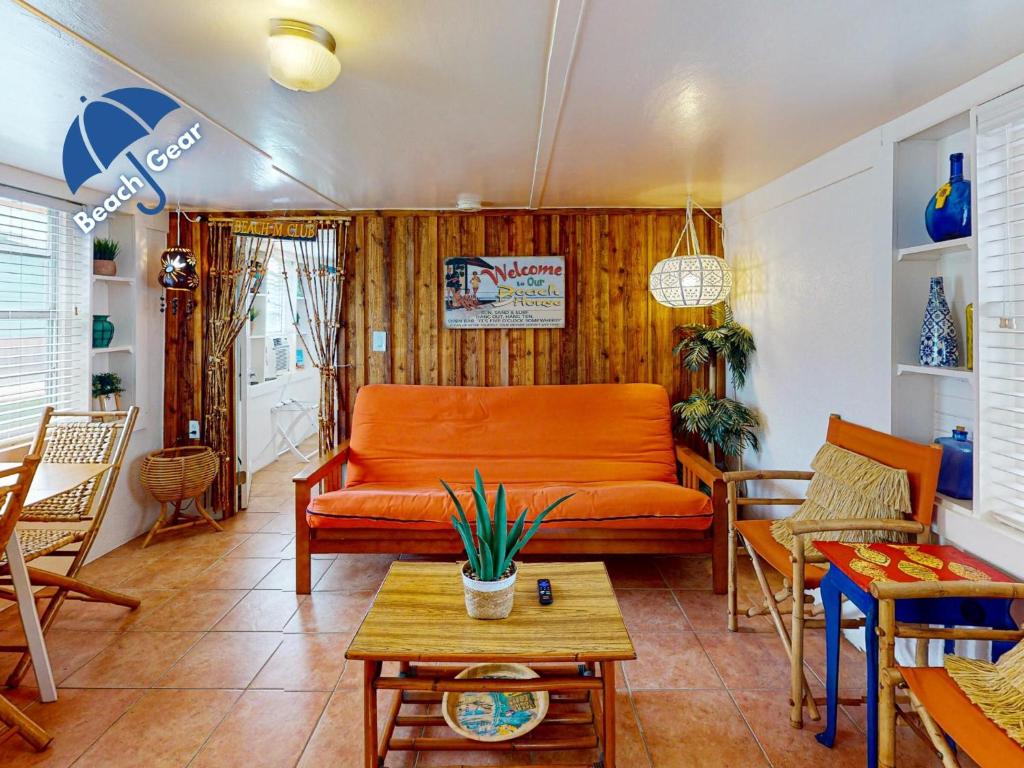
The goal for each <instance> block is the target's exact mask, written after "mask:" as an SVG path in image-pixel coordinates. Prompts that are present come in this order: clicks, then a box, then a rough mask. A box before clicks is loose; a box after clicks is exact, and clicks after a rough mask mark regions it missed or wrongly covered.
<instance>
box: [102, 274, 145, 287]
mask: <svg viewBox="0 0 1024 768" xmlns="http://www.w3.org/2000/svg"><path fill="white" fill-rule="evenodd" d="M92 281H93V282H94V283H119V284H121V285H135V278H134V277H121V276H120V275H93V276H92Z"/></svg>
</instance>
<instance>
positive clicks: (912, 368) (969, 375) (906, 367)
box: [896, 363, 974, 382]
mask: <svg viewBox="0 0 1024 768" xmlns="http://www.w3.org/2000/svg"><path fill="white" fill-rule="evenodd" d="M908 373H911V374H913V373H916V374H921V375H924V376H945V377H947V378H950V379H961V380H963V381H971V382H973V381H974V371H969V370H967V369H966V368H941V367H939V366H935V365H912V364H910V363H899V364H897V366H896V375H897V376H902V375H904V374H908Z"/></svg>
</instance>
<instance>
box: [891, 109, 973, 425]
mask: <svg viewBox="0 0 1024 768" xmlns="http://www.w3.org/2000/svg"><path fill="white" fill-rule="evenodd" d="M974 143H975V142H974V128H973V122H972V120H971V114H970V112H969V111H965V112H961V113H959V114H956V115H953V116H949V117H947V118H945V119H943V120H941V121H940V122H937V123H935V124H933V125H931V126H929V127H924V128H923V129H921V128H918V130H917V131H916V132H915V133H913V134H911V135H908V136H906V137H905V138H903V139H900V140H898V141H896V142H895V143H894V145H893V177H892V178H893V190H892V204H893V218H892V223H893V229H892V257H891V258H892V337H891V341H892V347H891V350H892V372H893V376H892V400H891V407H892V411H891V413H892V420H891V427H892V432H893V433H894V434H897V435H899V436H901V437H906V438H909V439H911V440H915V441H917V442H922V443H928V442H931V441H932V440H934V439H935V438H936V437H948V436H949V435H950V433H951V431H952V430H953V428H954V427H957V426H961V425H962V426H964V427H965V428H966V429H967V431H968V433H969V434H970V435H971V437H972V439H973V435H974V430H975V426H976V424H977V413H978V386H977V385H978V376H977V374H976V373H975V372H974V371H973V370H968V369H967V360H966V352H967V350H966V338H967V329H966V327H965V325H966V317H965V309H966V307H967V305H968V304H972V303H973V304H975V305H977V299H978V279H977V259H976V258H975V254H976V252H977V238H976V237H974V236H968V237H961V238H957V239H955V240H946V241H943V242H940V243H934V242H931V238H930V237H929V235H928V231H927V228H926V226H925V215H924V214H925V208H926V207H927V205H928V201H929V199H930V198H931V197H932V195H933V194H934V193H935V191H936V190H937V189H938V188H939V187H940V186H941V185H942V184H944V183H945V182H946V181H948V179H949V165H950V163H949V157H950V155H952V154H954V153H957V152H961V153H963V155H964V176H965V178H967V179H974V178H975V148H974ZM935 277H941V278H942V280H943V287H944V292H945V295H946V301H947V302H948V304H949V308H950V311H951V313H952V320H953V325H954V327H955V329H956V335H957V337H958V340H959V342H960V353H961V358H960V360H961V362H962V363H963V366H962V367H959V368H939V367H933V366H925V365H917V360H918V348H919V346H920V340H921V321H922V318H923V317H924V313H925V307H926V306H927V304H928V294H929V284H930V282H931V280H932V278H935ZM911 361H912V362H911ZM972 362H973V363H974V368H977V360H974V361H972Z"/></svg>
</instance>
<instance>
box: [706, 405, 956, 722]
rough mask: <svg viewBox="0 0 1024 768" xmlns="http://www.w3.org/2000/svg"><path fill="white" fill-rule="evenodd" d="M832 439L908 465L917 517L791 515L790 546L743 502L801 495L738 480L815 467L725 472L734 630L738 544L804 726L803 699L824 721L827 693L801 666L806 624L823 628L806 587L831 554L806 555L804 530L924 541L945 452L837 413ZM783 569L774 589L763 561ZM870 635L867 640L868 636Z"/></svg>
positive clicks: (798, 476)
mask: <svg viewBox="0 0 1024 768" xmlns="http://www.w3.org/2000/svg"><path fill="white" fill-rule="evenodd" d="M826 439H827V441H828V442H829V443H832V444H833V445H836V446H838V447H840V448H844V449H846V450H848V451H852V452H854V453H858V454H860V455H862V456H866V457H867V458H869V459H873V460H874V461H877V462H879V463H881V464H885V465H886V466H890V467H895V468H898V469H905V470H906V471H907V475H908V478H909V480H910V499H911V508H912V513H913V519H912V520H828V521H825V520H801V521H791V522H790V530H791V531H792V532H793V533H794V536H793V546H792V549H791V550H790V549H787V548H786V547H784V546H783V545H782V544H780V543H779V542H777V541H776V540H775V538H774V537H773V536H772V533H771V526H772V523H773V521H772V520H739V519H738V517H739V508H740V507H742V506H751V505H758V506H762V505H783V506H799V505H800V504H802V503H803V501H804V500H803V499H797V498H740V496H739V490H738V484H739V483H742V482H746V481H749V480H783V479H785V480H810V479H811V478H813V477H814V473H813V472H807V471H794V472H791V471H775V470H752V471H744V472H726V473H725V481H726V490H727V493H728V502H729V542H728V543H729V586H728V612H729V630H730V631H732V632H735V631H736V630H737V626H738V618H739V615H740V612H741V611H740V608H739V606H738V585H737V573H736V569H737V560H738V557H739V550H740V546H741V545H742V546H743V548H744V549H745V550H746V552H747V554H748V555H749V556H750V562H751V564H752V565H753V567H754V574H755V575H756V577H757V582H758V585H759V586H760V588H761V592H762V594H763V602H762V604H761V605H756V606H750V607H749V608H746V609H744V610H743V613H744V615H746V616H747V617H754V616H763V615H765V614H767V615H769V616H770V617H771V620H772V624H773V625H774V627H775V631H776V632H777V633H778V635H779V639H780V640H781V641H782V646H783V648H784V650H785V653H786V655H787V657H788V658H789V662H790V670H791V675H790V676H791V680H792V687H791V691H790V707H791V709H790V724H791V725H792V726H793V727H794V728H801V727H803V708H804V706H805V705H806V706H807V710H808V713H809V714H810V716H811V719H812V720H819V719H820V714H819V712H818V707H817V705H818V704H822V703H824V699H823V698H815V697H814V695H813V694H812V693H811V689H810V686H809V685H808V684H807V677H806V674H805V672H804V629H806V628H814V629H820V628H823V627H824V626H825V620H824V617H823V616H822V611H821V610H820V609H819V608H816V607H815V605H814V599H813V598H812V597H811V596H810V595H808V594H806V592H805V590H810V589H816V588H817V587H818V585H819V584H820V583H821V579H822V577H823V576H824V575H825V571H826V569H827V568H828V565H827V561H826V560H825V559H824V558H823V557H820V556H812V555H810V554H805V551H804V535H806V534H814V533H820V532H822V531H839V530H861V531H868V530H873V531H892V532H895V531H898V532H900V533H903V534H908V535H914V536H917V537H919V540H921V541H923V540H924V537H926V536H927V532H928V529H929V525H930V524H931V518H932V509H933V505H934V502H935V486H936V483H937V481H938V474H939V463H940V462H941V460H942V451H941V450H940V449H939V447H938V446H935V445H922V444H920V443H914V442H911V441H909V440H904V439H902V438H899V437H893V436H892V435H887V434H885V433H883V432H877V431H875V430H873V429H868V428H867V427H862V426H860V425H857V424H854V423H852V422H846V421H843V420H842V419H840V418H839V417H838V416H836V415H833V416H831V417H830V419H829V423H828V436H827V438H826ZM766 565H767V566H770V567H771V568H772V569H774V570H775V571H777V572H778V573H780V574H781V575H782V588H781V589H778V590H776V589H774V588H773V587H772V586H771V584H770V583H769V581H768V577H767V575H766V573H765V566H766ZM785 614H791V626H790V627H789V628H787V626H786V622H785V621H784V620H783V618H782V617H783V615H785ZM863 625H864V622H863V620H856V619H844V620H843V627H844V628H852V627H858V626H863ZM869 642H870V641H869ZM840 701H841V703H847V704H855V703H861V702H862V699H856V700H853V699H841V700H840Z"/></svg>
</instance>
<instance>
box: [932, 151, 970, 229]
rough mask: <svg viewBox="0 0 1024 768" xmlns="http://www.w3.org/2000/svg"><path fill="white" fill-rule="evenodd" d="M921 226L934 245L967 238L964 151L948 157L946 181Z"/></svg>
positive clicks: (967, 221) (968, 185)
mask: <svg viewBox="0 0 1024 768" xmlns="http://www.w3.org/2000/svg"><path fill="white" fill-rule="evenodd" d="M924 225H925V227H927V228H928V235H929V237H931V239H932V240H934V241H935V242H936V243H939V242H942V241H943V240H955V239H956V238H958V237H969V236H970V234H971V182H969V181H967V180H965V179H964V155H963V152H957V153H956V154H955V155H950V156H949V181H947V182H946V183H945V184H943V185H942V186H941V187H939V189H938V191H937V192H936V193H935V194H934V195H932V199H931V200H929V201H928V207H927V208H926V209H925V211H924Z"/></svg>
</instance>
